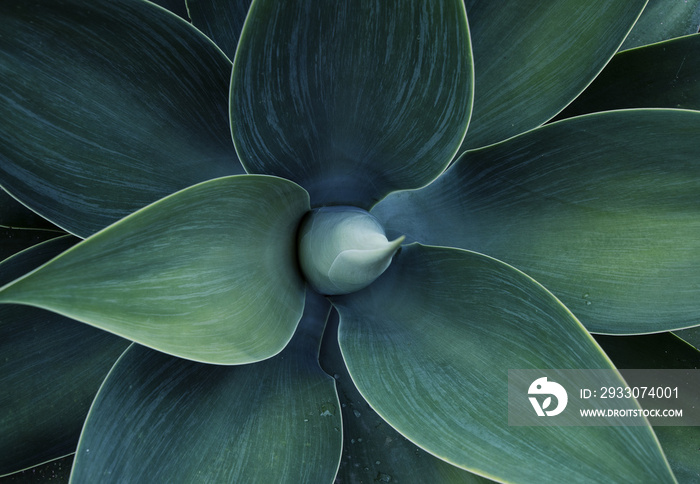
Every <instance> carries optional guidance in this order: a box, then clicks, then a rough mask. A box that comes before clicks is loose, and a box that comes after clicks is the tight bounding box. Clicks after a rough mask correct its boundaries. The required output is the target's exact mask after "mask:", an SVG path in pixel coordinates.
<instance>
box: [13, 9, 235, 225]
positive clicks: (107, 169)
mask: <svg viewBox="0 0 700 484" xmlns="http://www.w3.org/2000/svg"><path fill="white" fill-rule="evenodd" d="M0 18H2V22H0V139H2V143H1V144H0V186H2V187H4V188H5V189H7V190H8V191H9V192H10V193H12V195H14V196H15V197H17V198H18V199H19V200H21V201H22V203H24V204H26V205H27V206H29V207H31V208H32V210H34V211H36V212H37V213H39V214H41V215H42V216H44V217H46V218H47V219H49V220H51V221H52V222H54V223H55V224H57V225H59V226H61V227H63V228H64V229H66V230H68V231H69V232H72V233H74V234H76V235H79V236H81V237H84V236H87V235H90V234H92V233H94V232H96V231H97V230H99V229H102V228H104V227H105V226H106V225H108V224H110V223H112V222H114V221H116V220H118V219H120V218H122V217H124V216H126V215H128V214H129V213H131V212H133V211H135V210H137V209H139V208H141V207H143V206H144V205H146V204H148V203H151V202H154V201H156V200H158V199H159V198H161V197H163V196H165V195H169V194H170V193H173V192H175V191H177V190H179V189H182V188H185V187H187V186H190V185H193V184H195V183H198V182H200V181H204V180H208V179H210V178H215V177H219V176H223V175H231V174H238V173H243V169H242V167H241V166H240V163H239V162H238V161H237V158H236V154H235V150H234V148H233V144H232V142H231V134H230V130H229V120H228V86H229V80H230V71H231V63H230V62H229V60H228V59H227V58H226V56H224V55H223V54H222V53H221V51H220V50H219V49H217V48H216V46H215V45H214V44H212V43H211V41H210V40H209V39H208V38H206V37H205V36H204V35H202V34H201V32H199V31H198V30H197V29H195V28H193V27H192V26H191V25H190V24H188V23H187V22H185V21H183V20H182V19H179V18H178V17H176V16H175V15H174V14H172V13H170V12H168V11H166V10H164V9H162V8H160V7H158V6H155V5H153V4H151V3H149V2H143V1H129V0H114V1H109V2H94V1H91V0H61V1H56V0H37V1H35V2H33V3H31V4H30V3H27V2H26V1H24V0H4V1H2V2H0Z"/></svg>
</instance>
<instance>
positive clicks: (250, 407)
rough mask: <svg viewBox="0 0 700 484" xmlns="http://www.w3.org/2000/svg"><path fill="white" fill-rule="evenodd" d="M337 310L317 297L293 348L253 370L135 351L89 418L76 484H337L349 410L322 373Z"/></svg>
mask: <svg viewBox="0 0 700 484" xmlns="http://www.w3.org/2000/svg"><path fill="white" fill-rule="evenodd" d="M328 309H329V305H328V303H327V301H325V300H323V299H322V298H320V297H319V296H317V295H315V294H312V293H311V295H310V299H308V300H307V304H306V309H305V315H304V318H303V319H302V322H301V323H300V330H299V331H298V332H297V334H296V335H295V337H294V339H293V340H292V342H291V343H290V344H289V346H287V348H285V350H284V351H283V352H282V353H280V354H279V355H277V356H276V357H274V358H271V359H269V360H266V361H264V362H260V363H256V364H253V365H241V366H233V367H230V366H215V365H204V364H201V363H194V362H190V361H185V360H181V359H177V358H173V357H170V356H167V355H163V354H160V353H157V352H155V351H152V350H149V349H146V348H143V347H140V346H138V345H134V346H133V347H132V348H130V349H129V351H127V352H126V354H125V355H124V356H123V357H122V358H121V359H120V360H119V362H118V363H117V364H116V365H115V367H114V369H113V370H112V372H111V373H110V375H109V377H108V378H107V380H106V382H105V384H104V386H103V387H102V389H101V390H100V393H99V394H98V396H97V399H96V400H95V404H94V405H93V407H92V409H91V411H90V415H89V416H88V419H87V422H86V425H85V429H84V430H83V434H82V436H81V440H80V446H79V448H78V451H77V453H76V459H75V468H74V471H73V476H72V478H73V480H74V481H76V482H105V480H109V481H113V482H136V481H139V480H141V479H143V478H144V476H147V481H148V482H212V483H214V482H251V483H257V482H260V483H265V482H269V483H300V482H309V483H323V482H326V483H331V482H333V477H334V476H335V473H336V470H337V468H338V461H339V460H340V452H341V445H342V433H341V425H342V424H341V420H340V403H339V402H338V397H337V394H336V391H335V385H334V383H333V379H332V378H331V377H329V376H328V375H327V374H326V373H325V372H323V370H321V368H320V366H319V365H318V348H319V340H320V337H321V332H322V331H323V326H324V324H325V321H326V317H327V315H328Z"/></svg>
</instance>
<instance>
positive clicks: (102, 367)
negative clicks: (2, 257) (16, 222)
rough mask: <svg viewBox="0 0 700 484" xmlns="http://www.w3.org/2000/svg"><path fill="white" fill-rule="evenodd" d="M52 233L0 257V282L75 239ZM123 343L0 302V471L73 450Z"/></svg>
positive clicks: (64, 320)
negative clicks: (7, 256) (18, 251)
mask: <svg viewBox="0 0 700 484" xmlns="http://www.w3.org/2000/svg"><path fill="white" fill-rule="evenodd" d="M75 242H76V240H75V239H74V238H73V237H60V238H57V239H54V240H50V241H48V242H45V243H42V244H39V245H37V246H35V247H32V248H30V249H27V250H26V251H24V252H22V253H21V254H18V255H16V256H14V257H12V258H11V259H9V260H7V261H5V262H3V263H2V264H0V284H4V283H6V282H9V281H11V280H12V279H13V278H14V277H19V276H20V275H22V274H23V273H25V272H27V271H29V270H32V269H33V268H35V267H36V266H38V265H40V264H42V263H44V262H46V261H47V260H48V259H50V258H51V257H53V256H55V255H57V254H59V253H61V252H62V251H63V250H65V249H67V248H69V247H70V246H71V245H73V244H75ZM127 346H128V342H127V341H125V340H123V339H121V338H118V337H116V336H114V335H111V334H109V333H105V332H104V331H100V330H98V329H96V328H92V327H90V326H86V325H84V324H81V323H78V322H76V321H72V320H70V319H67V318H64V317H63V316H59V315H58V314H54V313H49V312H47V311H44V310H41V309H37V308H30V307H26V306H18V305H3V306H0V355H2V357H1V358H0V388H2V391H1V392H0V409H2V410H1V411H0V435H2V438H0V475H4V474H8V473H11V472H15V471H19V470H21V469H24V468H27V467H30V466H34V465H38V464H41V463H42V462H46V461H48V460H51V459H56V458H58V457H62V456H64V455H66V454H70V453H72V452H74V451H75V447H76V445H77V443H78V437H79V435H80V429H81V428H82V426H83V421H84V420H85V416H86V415H87V412H88V409H89V408H90V404H91V403H92V399H93V398H94V396H95V394H96V393H97V390H98V388H99V386H100V384H101V383H102V380H103V379H104V377H105V376H106V375H107V372H108V371H109V369H110V368H111V367H112V364H113V363H114V361H115V360H116V359H117V358H118V357H119V355H120V354H121V353H122V352H123V351H124V350H125V349H126V347H127Z"/></svg>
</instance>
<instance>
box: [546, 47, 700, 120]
mask: <svg viewBox="0 0 700 484" xmlns="http://www.w3.org/2000/svg"><path fill="white" fill-rule="evenodd" d="M698 52H700V34H695V35H689V36H687V37H682V38H680V39H674V40H669V41H667V42H661V43H659V44H654V45H650V46H647V47H640V48H638V49H633V50H628V51H625V52H620V53H619V54H616V55H615V57H613V59H612V60H611V61H610V63H609V64H608V65H607V66H606V67H605V69H604V70H603V72H601V73H600V75H599V76H598V77H597V78H596V80H595V81H593V83H592V84H591V85H590V86H588V88H587V89H586V90H585V91H583V93H582V94H581V95H580V96H579V97H578V98H577V99H576V100H575V101H574V102H573V103H571V105H569V106H568V107H567V108H566V109H565V110H564V111H562V112H561V114H560V115H559V116H558V118H560V119H561V118H570V117H572V116H577V115H580V114H586V113H592V112H596V111H607V110H610V109H624V108H682V109H696V110H700V58H699V57H700V56H698V54H697V53H698ZM650 66H654V67H653V69H651V68H650Z"/></svg>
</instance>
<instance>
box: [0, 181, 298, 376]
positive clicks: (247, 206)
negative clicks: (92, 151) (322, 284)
mask: <svg viewBox="0 0 700 484" xmlns="http://www.w3.org/2000/svg"><path fill="white" fill-rule="evenodd" d="M308 203H309V202H308V195H307V194H306V192H305V191H304V190H303V189H302V188H300V187H299V186H297V185H295V184H294V183H292V182H289V181H287V180H282V179H280V178H275V177H269V176H262V175H239V176H232V177H224V178H218V179H215V180H211V181H208V182H204V183H201V184H199V185H195V186H193V187H190V188H187V189H185V190H182V191H180V192H178V193H176V194H174V195H171V196H169V197H166V198H164V199H162V200H160V201H158V202H156V203H154V204H152V205H149V206H148V207H146V208H144V209H142V210H140V211H138V212H136V213H134V214H133V215H130V216H128V217H126V218H124V219H122V220H121V221H119V222H117V223H115V224H114V225H111V226H110V227H108V228H106V229H104V230H102V231H100V232H98V233H97V234H95V235H93V236H92V237H90V238H88V239H86V240H85V241H83V242H82V243H80V244H79V245H77V246H75V247H74V248H72V249H70V250H69V251H67V252H65V253H63V254H62V255H60V256H59V257H57V258H55V259H53V260H52V261H50V262H49V263H47V264H46V265H44V266H42V267H40V268H39V269H37V270H36V271H34V272H31V273H29V274H28V275H26V276H24V277H23V278H20V279H17V280H16V281H14V282H13V283H10V284H8V285H6V286H5V287H4V288H2V289H0V302H3V303H21V304H29V305H33V306H38V307H42V308H46V309H50V310H52V311H55V312H58V313H60V314H63V315H65V316H68V317H71V318H73V319H77V320H80V321H83V322H86V323H88V324H91V325H94V326H97V327H99V328H102V329H105V330H108V331H111V332H114V333H116V334H119V335H121V336H124V337H126V338H128V339H130V340H132V341H136V342H139V343H142V344H144V345H147V346H150V347H153V348H156V349H158V350H160V351H163V352H166V353H170V354H173V355H177V356H181V357H183V358H188V359H193V360H197V361H203V362H212V363H220V364H238V363H248V362H252V361H257V360H261V359H264V358H269V357H270V356H272V355H274V354H276V353H278V352H279V351H280V350H281V349H282V348H283V347H284V346H285V345H286V344H287V342H288V341H289V339H290V338H291V337H292V334H293V332H294V330H295V328H296V326H297V323H298V321H299V317H300V316H301V313H302V310H303V306H304V291H305V287H304V281H303V280H302V279H301V277H300V275H299V273H298V271H297V267H296V247H295V246H296V230H297V226H298V223H299V221H300V219H301V217H302V216H303V215H304V213H305V212H306V211H307V210H308V208H309V205H308Z"/></svg>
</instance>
